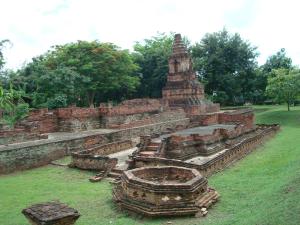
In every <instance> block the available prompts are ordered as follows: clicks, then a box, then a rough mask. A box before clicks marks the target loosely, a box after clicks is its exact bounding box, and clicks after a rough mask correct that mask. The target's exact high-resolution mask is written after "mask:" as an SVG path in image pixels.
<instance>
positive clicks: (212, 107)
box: [162, 34, 220, 115]
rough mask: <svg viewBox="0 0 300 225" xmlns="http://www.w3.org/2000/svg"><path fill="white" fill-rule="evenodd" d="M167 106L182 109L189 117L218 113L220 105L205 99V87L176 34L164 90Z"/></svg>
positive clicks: (163, 94)
mask: <svg viewBox="0 0 300 225" xmlns="http://www.w3.org/2000/svg"><path fill="white" fill-rule="evenodd" d="M162 96H163V100H164V102H165V104H167V105H168V106H170V107H180V108H183V109H184V111H185V112H186V113H187V114H189V115H199V114H201V113H208V112H216V111H219V110H220V106H219V104H214V103H212V102H210V101H209V100H207V99H205V96H204V87H203V85H202V84H201V83H200V82H199V80H198V78H197V76H196V72H195V71H194V70H193V63H192V59H191V57H190V55H189V54H188V51H187V49H186V47H185V45H184V44H183V42H182V40H181V35H180V34H176V35H175V39H174V44H173V51H172V54H171V56H170V58H169V73H168V77H167V83H166V86H165V87H164V88H163V90H162Z"/></svg>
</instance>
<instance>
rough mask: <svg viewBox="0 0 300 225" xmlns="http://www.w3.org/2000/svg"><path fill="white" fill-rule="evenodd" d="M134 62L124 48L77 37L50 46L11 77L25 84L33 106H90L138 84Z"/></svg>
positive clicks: (128, 92) (126, 93)
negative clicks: (70, 40)
mask: <svg viewBox="0 0 300 225" xmlns="http://www.w3.org/2000/svg"><path fill="white" fill-rule="evenodd" d="M137 70H138V66H137V65H136V64H135V63H134V62H133V58H132V56H131V55H130V54H129V52H128V51H127V50H120V49H119V48H118V47H117V46H115V45H113V44H111V43H100V42H98V41H93V42H87V41H78V42H76V43H68V44H65V45H57V46H54V47H53V48H52V49H51V50H50V51H48V52H47V53H45V54H44V55H41V56H39V57H36V58H34V59H33V61H32V62H31V63H29V64H27V65H26V66H25V67H24V68H22V69H21V70H20V71H18V74H17V75H16V76H14V77H13V81H14V83H17V84H19V85H22V84H24V83H25V84H26V85H25V87H24V88H25V90H26V92H27V93H31V97H32V99H33V105H34V106H40V105H41V106H44V105H43V103H45V102H46V103H47V104H48V106H49V104H50V105H52V106H53V107H56V106H55V103H57V104H58V105H57V107H62V106H64V104H65V106H67V105H71V104H76V105H79V106H93V105H94V104H98V103H99V102H100V101H107V100H115V101H117V100H121V99H122V98H126V97H128V96H130V95H131V94H132V93H133V92H134V91H135V89H136V88H137V86H138V85H139V77H138V76H137Z"/></svg>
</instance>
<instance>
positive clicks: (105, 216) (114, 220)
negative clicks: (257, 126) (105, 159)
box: [0, 106, 300, 225]
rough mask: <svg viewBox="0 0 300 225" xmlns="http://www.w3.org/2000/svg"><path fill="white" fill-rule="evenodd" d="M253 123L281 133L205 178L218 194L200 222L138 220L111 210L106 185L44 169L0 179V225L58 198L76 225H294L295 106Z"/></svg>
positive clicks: (298, 208)
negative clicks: (75, 218) (72, 211)
mask: <svg viewBox="0 0 300 225" xmlns="http://www.w3.org/2000/svg"><path fill="white" fill-rule="evenodd" d="M255 109H256V118H257V122H258V123H280V124H281V131H280V132H279V133H278V134H277V136H276V137H275V138H273V139H271V140H270V141H268V142H267V143H266V144H265V145H264V146H262V147H261V148H259V149H257V150H256V151H254V152H253V153H252V154H250V155H249V156H247V157H246V158H244V159H243V160H241V161H239V162H237V163H236V164H235V165H234V166H232V167H230V168H228V169H226V170H224V171H223V172H221V173H218V174H215V175H213V176H212V177H211V178H209V184H210V186H213V187H214V188H216V189H217V191H218V192H219V193H220V194H221V199H220V201H219V202H218V203H217V204H216V205H215V206H214V207H213V208H212V209H211V210H210V211H209V214H208V216H207V217H205V218H193V217H184V218H163V219H145V218H144V219H140V218H133V217H129V216H128V215H126V214H125V213H122V212H119V211H117V210H116V208H115V205H114V204H113V202H112V200H111V185H110V184H109V183H108V181H102V182H100V183H90V182H89V181H88V178H89V177H90V176H91V173H89V172H83V171H80V170H75V169H69V168H65V167H56V166H51V165H49V166H46V167H42V168H38V169H33V170H28V171H24V172H18V173H14V174H10V175H5V176H0V224H1V225H23V224H24V225H25V224H28V222H27V221H26V219H25V217H24V216H23V215H22V214H21V210H22V209H23V208H24V207H26V206H29V205H30V204H33V203H37V202H43V201H49V200H55V199H59V200H60V201H62V202H65V203H67V204H69V205H70V206H72V207H74V208H76V209H78V210H79V212H80V213H81V214H82V216H81V217H80V219H79V220H78V222H77V224H78V225H109V224H113V225H140V224H149V225H150V224H152V225H158V224H167V222H172V224H173V225H198V224H199V225H207V224H216V225H217V224H218V225H221V224H222V225H224V224H228V225H229V224H230V225H232V224H238V225H252V224H260V225H261V224H272V225H273V224H274V225H277V224H278V225H289V224H295V225H298V224H300V107H294V108H292V111H290V112H288V111H287V110H286V107H285V106H258V107H255Z"/></svg>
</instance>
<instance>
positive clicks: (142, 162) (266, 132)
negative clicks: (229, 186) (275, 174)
mask: <svg viewBox="0 0 300 225" xmlns="http://www.w3.org/2000/svg"><path fill="white" fill-rule="evenodd" d="M260 129H262V131H261V132H259V133H258V134H256V135H254V136H253V137H251V138H249V139H246V140H244V141H242V142H240V143H238V144H236V145H234V146H231V147H229V148H228V149H226V150H225V152H224V153H222V154H219V155H218V156H217V157H214V158H212V159H210V160H208V161H206V162H205V163H203V164H200V165H197V164H192V163H187V162H184V161H182V160H176V159H167V158H159V157H141V156H135V157H134V158H133V161H132V163H131V165H130V167H131V168H140V167H151V166H171V165H172V166H179V167H187V168H193V169H197V170H198V171H199V172H200V173H201V174H202V175H204V176H206V177H208V176H210V175H212V174H213V173H215V172H216V171H219V170H222V169H224V168H225V167H226V166H228V165H230V164H231V163H232V162H234V161H236V160H238V159H241V158H243V157H244V156H245V155H247V154H249V153H251V152H252V151H253V150H254V149H255V148H256V147H259V146H261V144H262V143H264V142H265V141H266V140H268V139H269V138H271V137H272V136H274V135H275V134H276V133H277V132H278V131H279V129H280V127H279V125H260Z"/></svg>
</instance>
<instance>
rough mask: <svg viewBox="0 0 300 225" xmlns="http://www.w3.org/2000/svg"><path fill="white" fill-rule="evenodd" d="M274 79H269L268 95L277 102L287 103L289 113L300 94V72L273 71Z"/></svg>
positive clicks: (287, 70) (293, 70)
mask: <svg viewBox="0 0 300 225" xmlns="http://www.w3.org/2000/svg"><path fill="white" fill-rule="evenodd" d="M272 73H273V74H274V75H275V76H274V77H269V79H268V86H267V89H266V90H267V94H268V95H269V96H270V97H272V98H273V99H274V100H275V101H277V102H279V103H280V102H286V103H287V106H288V111H290V106H291V104H292V103H293V102H294V101H295V100H296V98H297V96H298V95H299V94H300V70H298V69H292V70H289V69H277V70H273V71H272Z"/></svg>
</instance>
